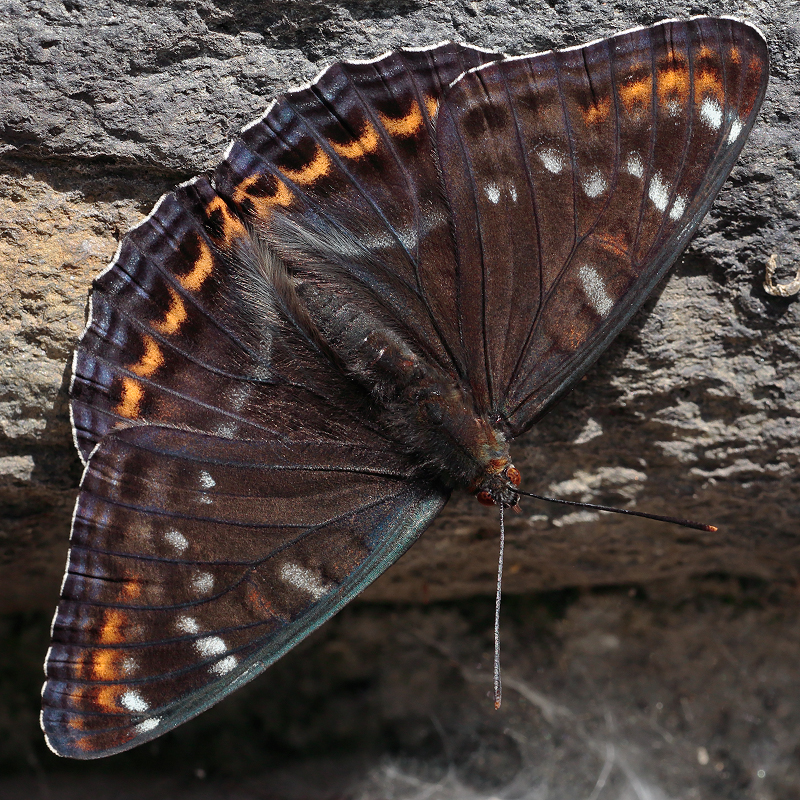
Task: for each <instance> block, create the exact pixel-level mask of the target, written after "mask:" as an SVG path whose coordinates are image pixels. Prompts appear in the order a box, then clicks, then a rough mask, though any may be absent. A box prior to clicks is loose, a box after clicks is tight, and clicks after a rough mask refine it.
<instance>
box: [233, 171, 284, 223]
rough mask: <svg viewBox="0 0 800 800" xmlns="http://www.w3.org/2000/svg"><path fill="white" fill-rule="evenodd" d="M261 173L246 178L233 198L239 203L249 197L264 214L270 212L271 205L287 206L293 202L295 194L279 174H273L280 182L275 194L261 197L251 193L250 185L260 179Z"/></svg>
mask: <svg viewBox="0 0 800 800" xmlns="http://www.w3.org/2000/svg"><path fill="white" fill-rule="evenodd" d="M260 177H261V175H251V176H250V177H249V178H245V179H244V180H243V181H242V182H241V183H240V184H239V185H238V186H237V187H236V190H235V191H234V193H233V199H234V200H235V201H236V202H237V203H241V202H242V201H243V200H244V199H245V198H247V199H248V200H249V201H250V202H251V203H252V204H253V205H254V206H256V208H258V210H259V211H260V212H262V213H264V214H268V213H269V209H270V206H283V207H284V208H286V207H287V206H290V205H291V204H292V200H293V196H292V193H291V192H290V191H289V187H288V186H287V185H286V184H285V183H284V182H283V181H282V180H281V179H280V178H279V177H278V176H277V175H273V177H274V178H275V180H276V181H277V183H278V187H277V190H276V191H275V194H273V195H272V196H269V197H259V196H257V195H252V194H250V191H249V190H250V187H251V186H252V185H253V184H254V183H256V182H257V181H258V179H259V178H260Z"/></svg>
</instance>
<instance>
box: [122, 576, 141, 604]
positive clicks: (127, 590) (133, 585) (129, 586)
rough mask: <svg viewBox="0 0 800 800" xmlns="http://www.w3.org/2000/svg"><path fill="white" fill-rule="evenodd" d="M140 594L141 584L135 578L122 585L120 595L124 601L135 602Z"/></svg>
mask: <svg viewBox="0 0 800 800" xmlns="http://www.w3.org/2000/svg"><path fill="white" fill-rule="evenodd" d="M141 593H142V584H141V582H140V581H139V580H138V579H137V578H129V579H128V580H126V581H125V583H123V585H122V595H123V597H124V598H125V599H126V600H135V599H136V598H137V597H139V595H140V594H141Z"/></svg>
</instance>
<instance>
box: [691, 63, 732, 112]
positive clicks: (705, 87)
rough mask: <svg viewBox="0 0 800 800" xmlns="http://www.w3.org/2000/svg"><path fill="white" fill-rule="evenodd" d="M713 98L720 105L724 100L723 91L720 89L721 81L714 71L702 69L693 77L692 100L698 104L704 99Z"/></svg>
mask: <svg viewBox="0 0 800 800" xmlns="http://www.w3.org/2000/svg"><path fill="white" fill-rule="evenodd" d="M712 95H713V96H714V97H715V98H716V99H717V101H718V102H719V103H720V105H722V104H723V102H724V99H725V91H724V89H723V88H722V81H721V80H720V79H719V73H718V72H716V70H712V69H704V70H702V71H701V72H699V73H697V74H696V75H695V79H694V98H695V102H696V103H700V102H701V101H702V100H703V99H704V98H706V97H709V96H712Z"/></svg>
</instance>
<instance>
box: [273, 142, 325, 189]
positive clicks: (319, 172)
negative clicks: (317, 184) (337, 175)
mask: <svg viewBox="0 0 800 800" xmlns="http://www.w3.org/2000/svg"><path fill="white" fill-rule="evenodd" d="M330 169H331V160H330V158H328V156H327V154H326V153H325V152H324V151H323V150H322V148H321V147H319V146H317V148H316V150H315V151H314V158H312V159H311V161H309V162H308V164H306V165H305V166H302V167H300V169H282V170H281V172H283V174H284V175H285V176H286V177H287V178H289V179H290V180H293V181H294V182H295V183H302V184H308V183H314V181H316V180H318V179H319V178H322V177H324V176H325V175H327V174H328V173H329V172H330Z"/></svg>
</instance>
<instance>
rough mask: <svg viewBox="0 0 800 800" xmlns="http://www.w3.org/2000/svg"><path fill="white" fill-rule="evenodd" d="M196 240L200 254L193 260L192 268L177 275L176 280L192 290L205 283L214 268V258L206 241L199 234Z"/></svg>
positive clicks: (194, 290)
mask: <svg viewBox="0 0 800 800" xmlns="http://www.w3.org/2000/svg"><path fill="white" fill-rule="evenodd" d="M197 241H198V243H199V245H200V255H199V256H197V260H196V261H195V262H194V269H193V270H192V271H191V272H190V273H189V274H188V275H182V276H179V277H178V280H179V281H180V282H181V283H182V284H183V285H184V286H185V287H186V288H187V289H189V291H192V292H196V291H197V290H198V289H199V288H200V287H201V286H202V285H203V284H204V283H205V281H206V280H207V278H208V276H209V275H211V272H212V271H213V269H214V258H213V257H212V255H211V248H210V247H209V246H208V243H207V242H206V240H205V239H203V238H202V236H200V235H199V234H198V236H197Z"/></svg>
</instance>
